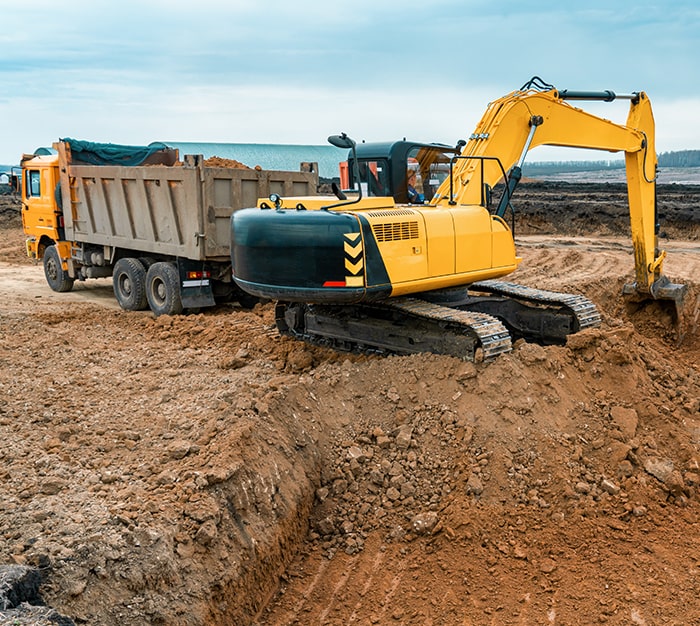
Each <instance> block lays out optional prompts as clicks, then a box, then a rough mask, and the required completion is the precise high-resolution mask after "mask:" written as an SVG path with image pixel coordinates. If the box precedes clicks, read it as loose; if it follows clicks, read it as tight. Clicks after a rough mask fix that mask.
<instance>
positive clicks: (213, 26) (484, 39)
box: [0, 0, 700, 163]
mask: <svg viewBox="0 0 700 626" xmlns="http://www.w3.org/2000/svg"><path fill="white" fill-rule="evenodd" d="M3 5H4V6H3V9H2V15H1V20H2V21H1V22H0V55H1V58H2V61H1V62H0V81H1V82H0V84H2V90H0V119H1V120H2V131H1V132H0V163H16V162H18V161H19V157H20V155H21V154H22V153H23V152H33V151H34V150H35V149H36V148H37V147H39V146H47V145H50V144H51V143H52V142H53V141H55V140H57V139H58V138H59V137H75V138H80V139H87V140H90V141H104V142H111V143H126V144H145V143H150V142H151V141H207V142H208V141H220V142H233V143H241V142H255V143H270V142H271V143H292V144H294V143H302V144H320V143H324V142H325V138H326V137H327V136H328V135H329V134H335V133H338V132H340V131H345V132H347V133H348V134H349V135H351V136H352V137H354V138H355V139H357V140H362V139H364V140H367V141H380V140H389V139H394V138H401V137H411V138H415V139H418V140H422V141H442V142H446V143H449V144H452V143H454V142H455V141H456V140H457V139H459V138H462V137H464V138H466V137H467V136H468V135H469V134H470V133H471V132H472V130H473V128H474V126H475V125H476V123H477V122H478V120H479V119H480V117H481V115H482V113H483V112H484V110H485V107H486V105H487V104H488V102H489V101H491V100H494V99H496V98H498V97H500V96H501V95H504V94H506V93H508V92H510V91H513V90H515V89H518V88H519V87H521V86H522V85H523V84H524V83H525V82H527V81H528V80H529V79H530V78H531V77H532V76H534V75H537V76H540V77H541V78H542V79H544V80H545V81H546V82H548V83H551V84H553V85H555V86H556V87H557V88H559V89H586V90H603V89H611V90H613V91H616V92H618V93H628V92H631V91H646V92H647V94H648V95H649V97H650V98H651V101H652V105H653V107H654V114H655V119H656V123H657V150H658V152H667V151H671V150H682V149H700V69H699V68H700V64H699V63H698V60H697V57H698V54H699V53H700V5H699V4H698V3H697V1H696V0H692V1H690V0H681V1H675V2H673V3H667V2H661V1H659V2H651V1H649V0H636V1H632V0H617V1H616V0H608V1H607V2H602V1H599V0H590V1H586V2H580V3H569V2H561V0H559V1H556V2H555V1H544V0H530V1H528V2H522V0H433V1H426V0H423V1H420V2H419V1H415V0H401V2H398V1H394V0H354V1H353V2H331V1H329V0H327V1H326V2H316V1H304V0H301V1H299V2H289V1H282V0H250V1H241V0H200V1H199V2H192V1H191V0H190V1H187V2H184V1H178V0H169V1H166V0H140V1H138V2H136V1H132V0H121V1H116V2H115V1H114V0H64V1H63V2H56V1H55V0H51V1H48V0H22V1H21V2H7V3H3ZM627 107H628V103H627V102H624V101H620V102H615V103H611V104H598V105H597V106H596V107H594V108H593V109H592V110H593V111H594V112H596V113H598V114H600V115H603V116H605V117H607V118H609V119H613V120H615V121H620V122H623V121H624V119H625V117H626V113H627ZM608 156H609V155H608V154H607V153H598V152H588V153H585V154H581V153H580V151H571V150H566V149H561V148H559V149H557V148H538V149H537V150H534V151H533V152H532V153H531V154H530V156H529V160H532V161H535V160H550V159H569V158H608Z"/></svg>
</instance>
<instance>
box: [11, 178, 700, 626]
mask: <svg viewBox="0 0 700 626" xmlns="http://www.w3.org/2000/svg"><path fill="white" fill-rule="evenodd" d="M518 197H519V200H518V203H517V208H518V209H520V211H521V212H520V213H519V216H518V220H517V222H516V233H517V243H518V249H519V253H520V255H521V256H522V257H523V258H524V260H523V262H522V264H521V267H520V268H519V269H518V271H517V272H516V273H515V274H513V275H512V277H511V278H512V280H514V281H518V282H522V283H523V284H528V285H533V286H538V287H543V288H550V289H556V290H560V291H572V292H577V293H583V294H585V295H586V296H588V297H589V298H591V299H592V300H593V301H594V302H595V303H596V304H597V306H598V307H599V309H600V310H601V312H602V315H603V324H602V326H601V327H600V328H598V329H594V330H587V331H584V332H582V333H579V334H578V335H575V336H572V337H571V339H570V340H569V342H568V343H567V345H566V346H549V347H542V346H538V345H534V344H526V343H523V342H518V343H517V344H516V345H515V349H514V350H513V352H512V353H510V354H508V355H505V356H502V357H500V358H498V359H497V360H496V361H494V362H492V363H488V364H485V363H477V364H473V363H466V362H463V361H460V360H459V359H456V358H452V357H443V356H436V355H414V356H408V357H396V356H394V357H387V358H383V357H377V356H372V357H370V356H358V355H349V354H341V353H337V352H333V351H330V350H326V349H322V348H318V347H310V346H307V345H305V344H303V343H300V342H295V341H292V340H289V339H285V338H280V337H278V336H277V333H276V331H275V329H274V321H273V316H274V314H273V308H272V305H270V304H268V305H264V306H260V305H258V306H257V307H256V308H255V309H254V310H252V311H246V310H243V309H241V308H240V307H238V306H237V305H235V304H233V305H227V306H220V307H217V308H216V309H215V310H210V311H209V310H208V311H206V312H205V313H201V314H196V315H186V316H179V317H168V316H165V317H160V318H154V317H153V315H152V314H151V313H148V312H134V313H131V312H125V311H121V310H120V309H119V308H118V307H117V305H116V302H115V301H114V298H113V294H112V289H111V281H110V280H109V279H101V280H96V281H92V282H86V283H81V284H76V286H75V288H74V290H73V291H72V292H70V293H65V294H58V293H54V292H52V291H51V290H50V289H49V288H48V286H47V285H46V283H45V281H44V278H43V271H42V268H41V266H40V265H36V264H34V263H33V262H31V261H30V260H28V259H27V258H26V256H25V253H24V243H23V235H22V231H21V224H20V222H19V218H18V206H17V204H16V203H13V202H12V200H11V199H9V198H7V197H4V198H0V202H1V203H2V204H0V436H1V437H2V440H3V446H2V447H1V448H0V460H1V461H2V464H1V465H0V473H1V475H2V483H1V487H0V488H1V489H2V498H1V499H0V502H1V504H0V533H1V536H2V539H3V540H2V542H0V562H2V563H7V564H19V565H30V566H33V567H36V568H39V570H40V571H41V573H42V578H43V583H42V586H41V594H42V596H43V599H44V600H45V602H46V603H47V604H48V605H50V606H52V607H54V608H55V609H56V610H57V611H59V612H60V613H61V614H62V615H64V616H67V617H69V618H70V619H72V620H73V622H74V623H75V624H104V625H116V624H119V625H126V626H131V625H133V626H136V625H144V624H168V625H170V624H173V625H183V626H184V625H188V626H199V625H204V624H216V625H228V624H237V625H241V624H243V625H245V624H260V625H262V624H266V625H267V624H269V625H288V624H334V625H335V624H337V625H340V624H343V625H345V624H358V625H367V624H421V625H428V624H430V625H438V624H440V625H443V624H448V625H451V624H455V625H456V624H460V625H462V624H498V625H500V624H504V625H505V624H523V625H524V624H579V623H588V624H590V623H608V624H625V625H627V624H635V625H639V626H644V625H647V626H652V625H657V624H693V623H700V606H699V605H698V603H697V597H698V595H699V594H700V537H699V536H698V533H697V528H698V523H699V522H700V519H699V518H700V503H699V502H698V489H699V488H700V374H699V373H700V362H699V361H700V358H699V355H700V331H699V326H700V298H699V296H700V289H699V286H698V276H700V242H699V241H698V240H699V239H700V237H699V228H698V219H699V212H698V209H697V206H698V201H699V200H700V186H688V187H683V186H675V185H668V186H661V187H660V188H659V202H660V208H661V211H660V213H661V221H662V233H663V236H662V237H661V241H660V244H661V246H662V247H663V248H665V249H666V250H667V251H668V258H667V261H666V266H665V270H666V273H667V274H668V275H669V277H670V278H671V279H672V280H674V281H675V282H683V283H686V284H687V285H688V286H689V295H688V298H687V301H686V307H685V310H684V312H683V318H682V319H683V323H682V324H680V325H679V324H675V323H674V317H673V314H672V311H670V310H669V309H668V308H667V307H665V306H662V305H661V304H659V303H652V304H647V305H644V306H636V305H632V304H629V303H625V302H624V301H623V300H622V298H621V296H620V292H621V288H622V285H623V284H624V283H625V282H626V281H629V280H630V279H631V277H632V250H631V245H630V241H629V233H628V227H627V225H626V224H627V222H626V220H627V217H626V215H627V213H626V205H625V200H624V187H619V188H618V186H615V185H601V186H600V188H598V187H596V186H591V185H567V184H565V183H555V184H544V183H531V184H528V185H523V186H522V189H521V190H519V195H518ZM13 619H16V618H13ZM0 622H2V618H1V617H0ZM2 623H10V622H2ZM12 623H29V622H21V621H15V622H12Z"/></svg>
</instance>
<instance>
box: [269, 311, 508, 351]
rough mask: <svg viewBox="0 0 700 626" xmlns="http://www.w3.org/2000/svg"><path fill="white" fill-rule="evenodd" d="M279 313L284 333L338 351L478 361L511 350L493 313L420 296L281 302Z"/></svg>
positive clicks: (505, 333) (280, 326)
mask: <svg viewBox="0 0 700 626" xmlns="http://www.w3.org/2000/svg"><path fill="white" fill-rule="evenodd" d="M275 313H276V321H277V328H278V330H279V332H280V333H281V334H283V335H288V336H292V337H295V338H297V339H302V340H304V341H307V342H309V343H313V344H317V345H325V346H329V347H333V348H335V349H338V350H345V351H352V352H364V353H368V352H369V353H380V354H413V353H418V352H432V353H435V354H448V355H451V356H456V357H458V358H461V359H464V360H467V361H477V360H482V359H483V360H490V359H493V358H495V357H497V356H498V355H499V354H502V353H504V352H509V351H510V350H511V349H512V344H511V337H510V334H509V332H508V329H507V328H506V327H505V326H504V325H503V324H502V323H501V322H500V321H499V320H498V319H496V318H495V317H493V316H492V315H488V314H485V313H480V312H475V311H462V310H459V309H454V308H450V307H445V306H441V305H438V304H433V303H430V302H426V301H424V300H418V299H415V298H393V299H391V300H390V301H388V302H382V303H381V304H362V305H343V306H328V305H311V304H302V303H287V302H278V303H277V307H276V311H275Z"/></svg>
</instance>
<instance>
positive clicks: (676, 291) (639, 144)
mask: <svg viewBox="0 0 700 626" xmlns="http://www.w3.org/2000/svg"><path fill="white" fill-rule="evenodd" d="M616 98H625V99H629V100H630V110H629V114H628V116H627V123H626V124H625V125H622V124H617V123H614V122H611V121H610V120H607V119H604V118H601V117H597V116H595V115H593V114H591V113H588V112H586V111H583V110H582V109H579V108H576V107H574V106H572V105H571V104H569V102H567V100H604V101H611V100H614V99H616ZM540 145H552V146H565V147H572V148H591V149H596V150H606V151H610V152H620V151H623V152H624V153H625V166H626V173H627V187H628V198H629V212H630V223H631V232H632V242H633V246H634V257H635V274H636V283H635V284H634V285H632V286H628V287H627V288H626V293H635V292H636V293H638V294H640V295H643V296H648V295H651V296H652V297H654V298H671V299H674V300H676V301H677V302H680V300H681V299H682V297H683V292H684V289H685V287H684V286H682V285H675V286H674V285H670V284H669V282H668V279H666V278H665V277H664V276H663V275H662V264H663V259H664V256H665V252H663V251H662V252H659V250H658V247H657V235H656V163H657V162H656V151H655V146H654V116H653V114H652V109H651V103H650V101H649V98H648V97H647V95H646V94H645V93H644V92H639V93H634V94H630V95H623V96H616V95H615V94H614V93H613V92H610V91H605V92H593V93H591V92H570V91H561V92H560V91H558V90H556V89H553V88H552V89H550V90H548V91H538V90H534V89H527V90H525V91H522V90H521V91H515V92H513V93H511V94H508V95H506V96H504V97H502V98H500V99H498V100H496V101H495V102H493V103H491V104H490V105H489V106H488V108H487V110H486V112H485V114H484V116H483V117H482V119H481V121H480V122H479V124H478V125H477V127H476V130H475V132H474V133H473V134H472V136H471V137H470V139H469V141H468V142H467V144H466V145H465V147H464V149H463V151H462V153H461V155H460V156H459V157H457V158H456V160H455V162H454V166H453V174H452V176H451V177H449V178H448V179H446V180H445V182H443V184H442V185H441V187H440V188H439V189H438V190H437V193H436V194H435V196H434V197H433V200H432V202H431V204H433V205H455V204H456V205H464V204H467V205H468V204H480V203H481V202H482V198H483V193H484V187H483V185H484V184H486V185H489V186H491V187H493V186H494V185H496V184H497V183H498V182H499V181H501V180H502V179H503V172H504V170H505V171H506V172H508V171H509V170H511V168H513V170H516V169H517V175H518V178H519V171H520V166H521V165H522V162H523V161H524V159H525V155H526V153H527V151H528V150H529V149H531V148H534V147H535V146H540ZM514 166H515V167H514ZM513 170H511V176H512V172H513Z"/></svg>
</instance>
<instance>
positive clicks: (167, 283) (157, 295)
mask: <svg viewBox="0 0 700 626" xmlns="http://www.w3.org/2000/svg"><path fill="white" fill-rule="evenodd" d="M146 298H147V299H148V306H150V307H151V311H153V312H154V313H155V314H156V315H179V314H180V313H182V308H183V307H182V299H181V298H180V274H179V273H178V271H177V268H176V267H175V265H173V264H172V263H166V262H163V261H159V262H158V263H154V264H153V265H151V267H149V268H148V273H147V274H146Z"/></svg>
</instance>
